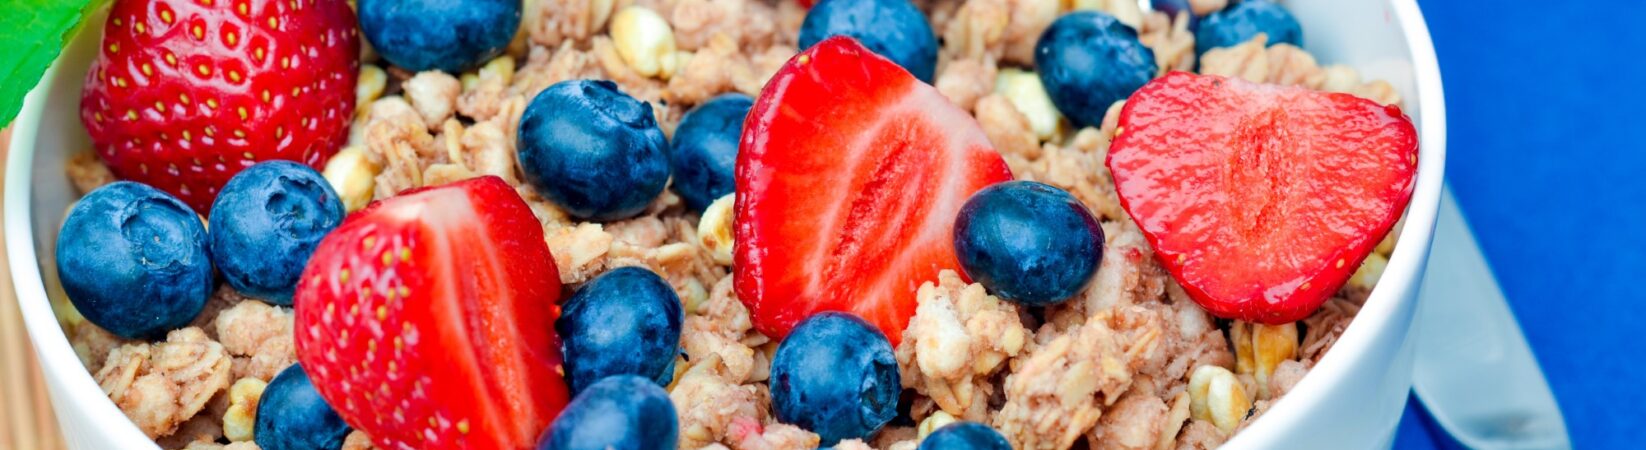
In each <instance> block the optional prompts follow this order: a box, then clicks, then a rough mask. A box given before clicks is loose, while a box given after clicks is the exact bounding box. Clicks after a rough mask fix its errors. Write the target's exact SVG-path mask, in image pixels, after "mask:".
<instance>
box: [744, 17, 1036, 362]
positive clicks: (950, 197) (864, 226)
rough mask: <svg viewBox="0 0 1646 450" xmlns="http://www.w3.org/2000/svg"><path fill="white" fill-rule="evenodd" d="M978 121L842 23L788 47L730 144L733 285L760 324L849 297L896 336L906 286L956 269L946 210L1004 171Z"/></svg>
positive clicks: (909, 302)
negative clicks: (809, 42) (798, 48)
mask: <svg viewBox="0 0 1646 450" xmlns="http://www.w3.org/2000/svg"><path fill="white" fill-rule="evenodd" d="M1011 178H1012V174H1011V171H1010V170H1008V169H1007V168H1006V163H1005V161H1004V160H1002V159H1001V158H1000V154H999V153H995V151H994V149H993V148H992V147H990V145H989V140H988V138H987V137H986V136H984V135H983V130H982V129H980V128H978V125H977V121H975V120H973V119H972V116H971V115H969V114H967V113H966V112H965V111H962V110H961V109H960V108H957V107H955V106H954V105H953V104H950V103H949V101H948V100H947V99H945V98H944V97H943V95H942V94H939V93H938V92H937V89H934V88H932V87H931V86H928V85H926V84H924V83H921V82H920V81H919V80H917V79H915V78H914V77H913V76H911V75H909V73H908V72H907V71H904V70H903V68H901V67H898V65H897V64H896V63H893V62H891V61H890V60H887V59H885V58H882V57H880V56H878V55H875V54H874V53H873V52H871V51H869V50H868V49H865V48H863V46H862V45H860V44H858V43H857V41H855V40H852V39H851V38H846V37H834V38H829V39H825V40H824V41H823V42H820V43H818V44H817V45H816V46H813V47H812V48H810V49H808V50H806V51H804V52H801V53H800V54H799V55H796V56H795V57H794V58H793V59H790V60H789V62H788V63H787V64H785V65H784V66H783V68H782V69H780V70H778V72H777V75H775V76H774V77H772V80H771V81H770V82H768V83H767V84H766V87H765V89H764V90H763V91H762V92H761V93H760V98H759V99H758V100H756V101H755V104H754V108H753V109H751V110H750V111H749V116H748V124H747V125H746V126H745V127H744V128H743V139H742V145H741V147H740V149H739V150H738V156H737V205H736V211H737V220H736V224H735V228H734V234H735V237H736V242H737V246H736V262H737V264H736V267H737V273H736V277H737V278H736V279H735V281H736V286H737V295H738V298H740V299H742V300H743V303H744V304H745V305H748V307H749V312H750V313H751V315H752V317H753V320H754V326H755V328H757V329H759V330H760V331H761V332H762V333H765V334H766V335H767V336H771V337H774V338H782V337H783V336H784V335H786V334H788V332H789V329H790V328H793V327H794V325H795V324H796V323H797V322H799V321H800V320H801V319H804V318H806V317H807V316H810V315H811V314H813V313H817V312H822V311H847V312H851V313H854V314H857V315H858V316H860V317H862V318H863V319H865V320H867V321H869V323H873V324H875V325H876V326H878V327H879V328H880V331H881V332H883V333H885V334H886V337H887V338H889V339H891V342H893V343H896V342H899V340H900V338H899V336H900V335H901V334H902V332H903V328H904V327H905V326H906V325H908V323H909V317H910V316H913V315H914V309H915V291H916V289H918V288H919V287H920V284H921V283H923V282H927V281H931V280H936V279H937V274H938V272H940V271H942V270H944V269H952V270H955V271H957V272H959V271H960V263H959V262H958V260H957V259H955V253H954V234H953V228H954V219H955V215H956V214H957V213H958V212H959V211H960V206H961V204H963V203H965V202H966V199H967V198H969V197H971V195H972V193H973V192H976V191H978V190H979V189H982V188H983V187H985V186H988V185H991V184H994V183H998V182H1001V181H1006V180H1010V179H1011Z"/></svg>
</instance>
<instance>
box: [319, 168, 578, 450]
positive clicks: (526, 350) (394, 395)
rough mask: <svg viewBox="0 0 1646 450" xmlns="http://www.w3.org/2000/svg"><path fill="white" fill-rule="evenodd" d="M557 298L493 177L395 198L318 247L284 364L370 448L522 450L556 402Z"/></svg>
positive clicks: (532, 239)
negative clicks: (291, 353)
mask: <svg viewBox="0 0 1646 450" xmlns="http://www.w3.org/2000/svg"><path fill="white" fill-rule="evenodd" d="M559 296H560V274H559V271H558V270H557V269H556V268H555V265H554V257H553V256H552V255H550V254H549V248H548V246H547V244H545V243H544V242H543V228H542V226H541V225H539V224H538V222H537V219H536V218H535V217H533V216H532V213H531V209H530V207H528V206H526V202H525V201H523V200H521V199H520V196H519V194H516V193H515V191H514V189H513V188H511V187H509V185H508V184H507V183H505V182H503V180H501V179H499V178H497V177H492V176H488V177H483V178H476V179H470V180H465V181H459V182H456V183H452V184H448V185H444V186H439V187H433V188H424V189H416V190H411V191H406V192H404V193H401V194H400V195H399V196H397V197H394V198H390V199H387V200H383V201H380V202H377V203H373V204H371V205H370V206H367V207H366V208H365V209H363V210H361V211H359V212H356V213H354V214H353V215H350V216H349V217H348V218H347V219H345V220H344V221H343V224H342V225H340V226H338V228H337V230H335V231H333V232H332V233H331V234H330V235H328V236H326V238H325V239H324V240H322V241H320V245H319V247H318V248H316V249H315V252H314V256H313V257H312V258H310V259H309V265H308V267H307V268H306V269H305V270H304V271H303V278H302V282H301V283H300V285H299V286H298V288H297V294H296V296H295V299H294V301H295V303H296V304H295V307H296V308H297V322H296V334H297V338H296V340H297V342H296V343H297V357H298V360H299V361H300V362H302V364H303V367H304V368H305V369H307V370H308V373H309V376H310V377H311V379H312V380H313V381H314V387H315V388H316V389H317V390H319V391H320V395H321V397H324V398H325V399H326V403H328V404H330V405H331V406H332V408H333V409H336V410H337V412H338V414H339V415H341V416H343V420H344V421H346V422H348V424H349V425H350V426H352V427H354V428H355V429H357V430H361V431H364V432H365V433H366V434H367V435H369V436H371V438H372V440H373V442H374V443H375V444H376V445H377V447H378V448H475V449H520V448H528V447H531V446H532V445H535V444H536V442H537V437H538V435H539V434H540V433H542V432H543V429H544V428H545V427H547V426H548V424H549V422H550V421H552V420H554V418H555V416H556V415H558V414H559V413H560V410H561V408H563V407H565V405H566V401H567V399H568V393H567V390H566V385H565V383H564V381H563V380H562V378H561V375H560V370H561V369H560V363H561V359H560V340H559V338H557V337H556V336H555V335H554V333H553V331H552V330H553V327H554V320H555V318H556V317H557V316H559V307H558V306H556V301H557V300H558V299H559Z"/></svg>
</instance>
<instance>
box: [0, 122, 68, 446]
mask: <svg viewBox="0 0 1646 450" xmlns="http://www.w3.org/2000/svg"><path fill="white" fill-rule="evenodd" d="M10 141H11V132H10V131H0V161H3V160H4V156H5V155H6V147H7V145H8V143H9V142H10ZM4 179H5V178H4V174H3V173H0V182H3V181H4ZM4 249H5V243H4V242H3V241H0V254H3V253H4ZM61 448H63V439H62V435H60V434H58V431H57V423H56V420H55V418H54V417H53V416H52V413H51V404H50V402H49V401H48V400H47V399H46V391H45V385H44V384H43V381H42V378H41V376H40V368H39V367H38V366H36V365H35V359H34V347H32V346H31V344H29V335H28V331H26V330H24V329H23V316H22V312H21V311H18V309H17V291H16V290H15V289H14V288H13V287H12V283H11V267H10V266H9V265H8V261H6V258H4V257H3V256H0V449H18V450H32V449H41V450H54V449H61Z"/></svg>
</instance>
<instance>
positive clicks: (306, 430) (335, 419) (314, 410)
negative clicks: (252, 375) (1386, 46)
mask: <svg viewBox="0 0 1646 450" xmlns="http://www.w3.org/2000/svg"><path fill="white" fill-rule="evenodd" d="M255 426H256V428H255V429H254V430H253V440H255V441H257V446H258V447H260V448H262V449H263V450H321V449H327V450H335V449H337V448H341V447H342V446H343V438H344V437H347V436H348V435H349V431H350V429H349V425H348V424H346V423H343V417H342V416H339V415H337V411H333V410H332V408H331V405H328V404H326V400H325V399H323V398H320V392H318V391H315V390H314V385H313V384H311V383H310V382H309V375H308V373H306V372H304V371H303V367H302V366H299V365H296V364H292V365H291V366H290V367H287V368H286V369H285V370H281V371H280V374H279V375H275V376H274V380H271V381H269V385H268V387H266V388H263V396H262V398H261V399H259V400H258V401H257V424H256V425H255Z"/></svg>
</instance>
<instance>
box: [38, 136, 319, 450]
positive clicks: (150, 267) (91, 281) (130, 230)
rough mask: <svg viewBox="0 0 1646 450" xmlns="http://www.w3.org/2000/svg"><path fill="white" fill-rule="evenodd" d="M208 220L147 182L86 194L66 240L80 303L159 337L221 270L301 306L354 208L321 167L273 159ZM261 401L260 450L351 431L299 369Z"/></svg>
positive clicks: (63, 275) (128, 328) (247, 286)
mask: <svg viewBox="0 0 1646 450" xmlns="http://www.w3.org/2000/svg"><path fill="white" fill-rule="evenodd" d="M208 220H209V227H208V226H207V224H205V223H202V220H201V218H200V216H199V215H197V214H195V212H194V211H193V210H191V209H190V208H189V207H188V206H187V205H185V204H183V202H182V201H181V200H178V199H177V198H175V197H172V196H171V195H169V194H166V193H165V192H162V191H160V190H158V189H155V188H153V187H150V186H148V185H144V184H140V183H135V182H130V181H121V182H116V183H112V184H109V185H107V186H103V187H101V188H98V189H97V190H94V191H92V192H90V193H88V194H86V196H85V197H84V198H82V199H80V201H79V202H78V203H76V204H75V206H74V208H73V209H71V210H70V211H69V215H68V218H67V219H66V220H65V221H64V222H63V228H62V231H61V233H60V234H59V235H58V239H57V248H56V256H57V272H58V277H59V278H60V279H61V280H62V282H63V289H64V291H66V292H67V293H68V296H69V301H70V302H71V303H73V304H74V306H75V308H76V309H77V310H79V311H80V313H81V314H82V315H84V316H85V317H86V320H89V321H91V323H93V324H95V325H97V326H99V327H102V328H103V329H106V330H108V331H109V332H111V333H114V334H116V335H119V336H122V337H126V338H130V339H155V338H159V337H161V336H164V335H165V334H166V332H167V331H171V330H174V329H177V328H180V327H183V326H185V325H187V324H188V323H189V322H190V321H192V320H194V318H195V316H198V315H200V311H201V309H203V308H204V306H205V304H206V300H207V299H208V298H210V297H211V295H212V290H213V288H215V287H216V280H215V278H214V277H213V273H212V269H213V267H214V266H215V267H216V269H217V272H220V273H222V275H223V279H224V280H225V281H226V282H228V283H229V285H230V286H233V287H234V289H235V290H237V291H239V292H241V293H242V294H245V295H247V296H250V297H253V298H257V299H259V300H263V301H265V302H268V303H271V304H275V305H281V306H290V305H291V303H292V292H293V290H294V289H295V288H296V285H297V280H298V278H299V277H300V276H301V275H302V273H303V268H304V266H305V265H306V264H307V263H308V259H309V256H310V255H312V254H313V253H314V249H315V246H316V245H318V243H319V242H320V239H321V238H324V237H325V236H326V234H328V233H330V232H331V230H332V229H334V228H336V227H337V225H338V224H339V223H340V222H342V220H343V203H342V200H341V199H339V198H338V197H337V193H335V192H333V191H332V187H331V185H330V184H329V183H327V182H326V180H325V179H324V178H322V177H321V176H320V174H319V173H318V172H315V171H314V169H311V168H309V167H308V166H304V165H302V164H297V163H293V162H287V161H270V162H264V163H260V164H257V165H254V166H251V167H248V168H246V169H245V170H242V171H240V173H239V174H236V175H235V176H234V178H231V179H230V180H229V182H228V183H227V184H225V185H223V189H222V190H221V191H220V192H219V193H218V194H217V199H216V200H215V201H214V203H213V204H212V209H211V217H210V219H208ZM208 230H210V231H209V233H208ZM261 398H262V400H261V401H260V402H259V403H258V414H257V421H256V425H255V427H256V429H255V431H254V435H255V439H256V441H257V444H258V446H259V447H261V448H264V449H269V450H287V449H292V450H298V449H320V448H333V449H334V448H338V447H339V446H341V445H342V443H343V437H344V436H346V435H348V433H349V431H350V429H349V427H348V425H346V424H344V423H343V419H342V418H341V417H339V416H338V415H337V413H336V412H334V411H333V410H332V409H331V407H330V406H328V405H326V403H325V401H324V400H322V399H321V398H320V394H319V393H318V392H317V391H315V389H314V386H312V385H311V384H309V378H308V376H307V375H306V374H305V373H304V372H303V368H302V367H299V366H297V365H293V366H291V367H289V368H287V369H285V370H284V371H282V372H280V374H279V375H277V376H276V377H275V378H274V380H272V381H271V382H270V383H269V385H268V386H267V387H266V388H265V390H264V391H263V394H262V397H261Z"/></svg>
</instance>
